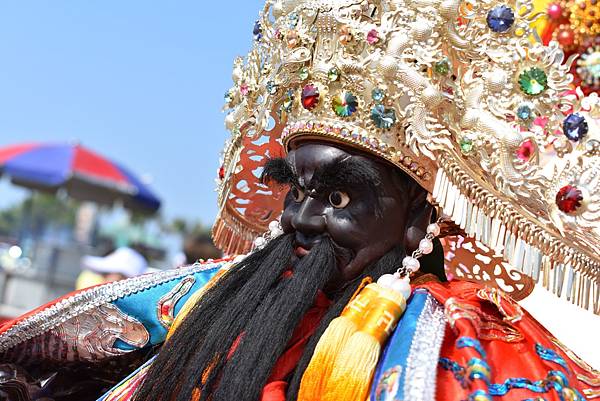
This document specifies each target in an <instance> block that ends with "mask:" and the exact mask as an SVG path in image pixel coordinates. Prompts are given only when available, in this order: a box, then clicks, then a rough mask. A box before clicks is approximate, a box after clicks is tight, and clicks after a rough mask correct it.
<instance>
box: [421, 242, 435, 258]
mask: <svg viewBox="0 0 600 401" xmlns="http://www.w3.org/2000/svg"><path fill="white" fill-rule="evenodd" d="M419 250H420V251H421V252H423V254H424V255H427V254H429V253H431V251H433V242H431V241H430V240H428V239H427V238H423V239H422V240H421V242H419Z"/></svg>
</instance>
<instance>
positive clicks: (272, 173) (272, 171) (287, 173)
mask: <svg viewBox="0 0 600 401" xmlns="http://www.w3.org/2000/svg"><path fill="white" fill-rule="evenodd" d="M271 181H275V182H276V183H278V184H281V185H296V186H300V185H299V183H298V175H297V174H296V172H295V171H294V167H293V166H292V165H291V164H290V162H288V161H287V160H286V159H284V158H283V157H276V158H273V159H267V161H266V163H265V165H264V166H263V171H262V173H261V175H260V182H261V183H263V184H266V185H268V184H269V183H270V182H271Z"/></svg>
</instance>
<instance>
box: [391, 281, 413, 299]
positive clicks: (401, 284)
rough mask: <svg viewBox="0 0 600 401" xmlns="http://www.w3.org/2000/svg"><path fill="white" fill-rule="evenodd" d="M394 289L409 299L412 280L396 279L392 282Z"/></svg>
mask: <svg viewBox="0 0 600 401" xmlns="http://www.w3.org/2000/svg"><path fill="white" fill-rule="evenodd" d="M392 290H394V291H396V292H399V293H400V294H402V296H403V297H404V299H408V298H409V297H410V293H411V288H410V282H409V281H408V280H406V279H400V280H395V281H394V282H393V283H392Z"/></svg>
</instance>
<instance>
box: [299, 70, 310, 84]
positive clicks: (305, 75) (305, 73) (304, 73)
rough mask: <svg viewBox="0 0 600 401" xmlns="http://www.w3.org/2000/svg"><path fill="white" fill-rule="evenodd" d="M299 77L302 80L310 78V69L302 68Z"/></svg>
mask: <svg viewBox="0 0 600 401" xmlns="http://www.w3.org/2000/svg"><path fill="white" fill-rule="evenodd" d="M298 76H299V77H300V79H301V80H303V81H304V80H306V79H307V78H308V67H302V68H300V69H299V70H298Z"/></svg>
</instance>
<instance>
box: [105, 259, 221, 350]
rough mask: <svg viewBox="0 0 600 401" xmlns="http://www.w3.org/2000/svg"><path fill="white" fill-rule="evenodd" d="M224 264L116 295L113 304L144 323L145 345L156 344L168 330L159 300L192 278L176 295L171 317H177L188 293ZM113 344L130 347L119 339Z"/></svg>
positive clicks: (191, 292)
mask: <svg viewBox="0 0 600 401" xmlns="http://www.w3.org/2000/svg"><path fill="white" fill-rule="evenodd" d="M224 264H225V263H223V264H219V265H217V266H215V267H214V268H211V269H209V270H203V271H200V272H197V273H194V274H191V275H189V276H186V277H183V278H178V279H174V280H171V281H169V282H166V283H163V284H160V285H157V286H155V287H152V288H149V289H147V290H144V291H140V292H138V293H135V294H132V295H129V296H126V297H123V298H119V299H117V300H116V301H114V302H113V304H114V305H116V306H117V307H118V308H119V309H120V310H121V311H122V312H123V313H125V314H127V315H128V316H131V317H133V318H135V319H137V320H138V321H139V322H141V323H142V324H143V325H144V327H145V328H146V329H147V330H148V332H149V333H150V341H149V342H148V344H147V345H148V346H152V345H156V344H160V343H161V342H163V341H164V340H165V338H166V336H167V331H168V328H167V327H165V325H164V324H163V323H161V320H160V313H161V311H160V307H159V301H160V299H161V298H162V297H164V296H165V295H166V294H168V293H169V292H170V291H171V290H173V288H174V287H176V286H177V285H178V284H179V283H180V282H181V281H182V280H186V279H188V280H189V277H193V285H191V286H189V289H187V291H185V293H183V294H180V295H181V296H180V297H179V298H178V299H177V302H176V303H175V305H174V310H173V316H177V314H178V313H179V311H180V310H181V308H182V307H183V305H184V304H185V302H186V301H187V300H188V299H189V298H190V296H191V295H192V294H193V293H194V292H196V291H197V290H199V289H200V288H202V287H203V286H204V285H205V284H206V283H207V282H208V281H209V280H210V279H211V278H212V277H213V276H214V275H215V274H216V273H217V271H219V269H220V268H221V267H222V266H224ZM190 281H192V280H190ZM113 346H114V347H115V348H120V349H123V350H131V349H132V347H131V346H130V345H129V344H127V343H125V342H123V341H120V340H117V341H116V342H115V344H114V345H113Z"/></svg>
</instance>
